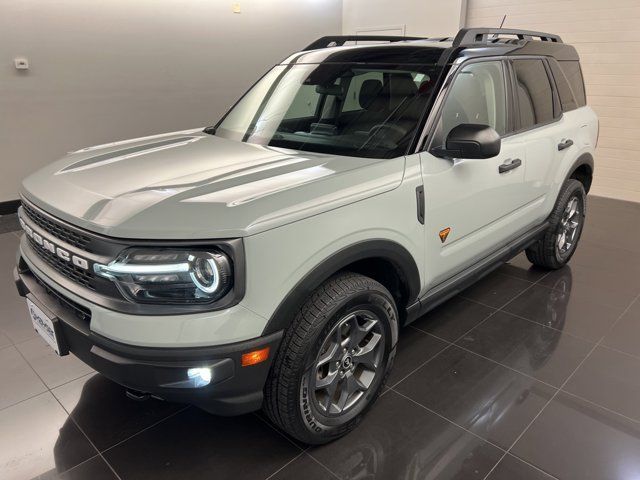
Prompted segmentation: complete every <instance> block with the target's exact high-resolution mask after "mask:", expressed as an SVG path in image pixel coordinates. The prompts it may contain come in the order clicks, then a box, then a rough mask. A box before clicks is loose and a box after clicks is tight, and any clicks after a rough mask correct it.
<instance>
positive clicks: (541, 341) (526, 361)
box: [457, 312, 593, 387]
mask: <svg viewBox="0 0 640 480" xmlns="http://www.w3.org/2000/svg"><path fill="white" fill-rule="evenodd" d="M457 344H458V345H460V346H462V347H464V348H468V349H469V350H471V351H473V352H476V353H478V354H479V355H482V356H484V357H487V358H490V359H492V360H494V361H496V362H499V363H501V364H503V365H506V366H508V367H511V368H514V369H516V370H518V371H520V372H522V373H524V374H526V375H531V376H532V377H535V378H537V379H539V380H542V381H543V382H546V383H550V384H551V385H554V386H556V387H559V386H560V385H562V383H563V382H564V381H565V380H566V379H567V378H568V377H569V375H570V374H571V373H572V372H573V371H574V370H575V368H576V367H577V366H578V365H579V364H580V362H581V361H582V360H583V359H584V358H585V357H586V356H587V354H588V353H589V351H590V350H591V349H592V348H593V344H591V343H589V342H586V341H584V340H581V339H579V338H576V337H572V336H570V335H567V334H564V333H562V332H560V331H559V330H555V329H552V328H549V327H545V326H544V325H540V324H537V323H534V322H531V321H529V320H524V319H521V318H519V317H514V316H513V315H511V314H508V313H506V312H498V313H496V314H495V315H493V316H491V317H489V319H488V320H487V321H486V322H484V323H483V324H482V325H480V326H478V327H477V328H475V329H473V330H472V331H471V332H469V333H468V334H467V335H465V337H464V338H462V339H461V340H460V341H458V342H457Z"/></svg>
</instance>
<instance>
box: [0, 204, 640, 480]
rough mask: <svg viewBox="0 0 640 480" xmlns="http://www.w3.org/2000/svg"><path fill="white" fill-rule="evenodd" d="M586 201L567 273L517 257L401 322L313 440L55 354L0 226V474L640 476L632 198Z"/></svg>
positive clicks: (637, 208)
mask: <svg viewBox="0 0 640 480" xmlns="http://www.w3.org/2000/svg"><path fill="white" fill-rule="evenodd" d="M589 208H590V210H589V212H588V221H587V226H586V228H585V231H584V235H583V239H582V243H581V246H580V248H579V249H578V252H577V253H576V255H575V256H574V258H573V260H572V261H571V264H570V267H566V268H564V269H562V270H559V271H556V272H552V273H546V272H543V271H539V270H535V269H532V268H529V265H528V264H527V262H526V259H524V257H523V256H522V255H521V256H519V257H517V258H516V259H514V260H513V261H512V262H511V263H510V264H509V265H505V266H504V267H503V268H501V269H500V270H499V271H498V272H497V273H494V274H492V275H490V276H489V277H487V278H485V279H484V280H483V281H481V282H480V283H479V284H477V285H476V286H474V287H472V288H471V289H469V290H467V291H466V292H464V293H463V294H462V295H460V296H459V297H456V298H454V299H453V300H451V301H449V302H448V303H447V304H445V305H443V306H442V307H440V308H439V309H437V310H436V311H435V312H433V313H431V314H429V315H427V316H425V317H424V318H422V319H420V320H419V321H418V322H416V323H415V324H413V325H412V326H411V327H409V328H407V329H405V330H404V332H403V333H402V335H401V338H400V344H399V354H398V358H397V361H396V366H395V369H394V371H393V373H392V375H391V378H390V380H389V383H388V385H389V387H390V389H388V390H387V391H385V393H384V395H383V396H382V397H381V398H380V400H379V401H378V403H377V404H376V406H375V407H374V408H373V409H372V411H371V412H370V413H369V415H368V416H367V418H366V419H365V420H364V422H363V423H362V424H361V425H360V426H359V428H358V429H357V430H356V431H354V432H353V433H351V434H350V435H348V436H347V437H346V438H343V439H341V440H339V441H337V442H334V443H332V444H330V445H327V446H324V447H306V446H304V445H299V444H297V443H296V442H294V441H290V440H289V439H287V438H286V437H284V436H283V435H281V434H280V433H279V432H278V431H276V430H275V429H274V428H273V427H272V426H271V425H269V424H268V423H267V422H266V421H265V420H264V418H263V417H262V416H261V415H260V414H256V415H246V416H243V417H239V418H218V417H214V416H211V415H207V414H205V413H203V412H201V411H199V410H197V409H195V408H192V407H188V406H184V405H175V404H169V403H163V402H160V401H155V400H149V401H147V402H142V403H139V402H135V401H132V400H129V399H128V398H126V397H125V395H124V393H123V390H122V388H121V387H119V386H117V385H115V384H113V383H112V382H110V381H109V380H107V379H105V378H104V377H102V376H100V375H98V374H95V373H94V372H92V371H91V370H90V369H89V368H88V367H86V366H84V365H83V364H82V363H80V362H79V361H78V360H76V359H75V358H74V357H71V356H67V357H63V358H56V357H55V355H54V354H53V353H52V351H51V350H50V349H49V347H47V346H46V345H45V343H44V341H42V340H41V339H40V338H39V337H36V335H35V333H34V331H33V330H32V328H31V326H30V322H29V320H28V318H27V313H26V307H25V305H24V301H23V300H22V299H21V298H19V297H18V296H17V294H16V293H15V290H14V288H13V285H12V278H11V269H12V268H13V263H14V261H15V255H14V252H15V250H16V248H17V245H18V233H17V232H14V233H11V232H9V233H3V234H0V247H1V248H0V272H1V275H0V299H1V301H2V313H1V317H0V384H1V385H2V387H1V389H0V477H2V478H3V479H9V478H19V479H27V478H34V477H38V478H46V479H49V478H58V477H61V478H74V479H75V478H90V479H91V480H99V479H103V478H105V479H106V478H122V479H132V478H149V479H160V478H190V479H194V478H214V479H227V478H233V479H234V480H242V479H256V480H261V479H265V478H270V479H304V480H314V479H325V478H327V479H329V478H345V479H346V478H348V479H374V478H375V479H406V480H409V479H411V480H414V479H416V480H417V479H436V478H437V479H449V478H456V479H483V478H489V479H492V480H497V479H505V480H513V479H520V480H528V479H549V478H554V477H557V478H561V479H580V480H583V479H587V478H591V479H630V478H639V477H640V299H639V295H640V204H632V203H624V202H617V201H613V200H606V199H602V198H591V199H590V203H589ZM11 225H15V218H13V217H3V218H2V219H0V231H6V230H8V229H10V228H11ZM3 229H4V230H3ZM56 472H57V473H56ZM63 472H65V473H63ZM543 472H546V473H547V474H549V475H546V474H545V473H543ZM550 475H552V476H553V477H552V476H550Z"/></svg>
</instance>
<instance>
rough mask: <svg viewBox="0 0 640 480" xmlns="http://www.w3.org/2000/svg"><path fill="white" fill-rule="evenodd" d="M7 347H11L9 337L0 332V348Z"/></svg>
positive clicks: (11, 343)
mask: <svg viewBox="0 0 640 480" xmlns="http://www.w3.org/2000/svg"><path fill="white" fill-rule="evenodd" d="M9 345H13V342H12V341H11V339H10V338H9V337H7V336H6V335H5V334H4V333H2V332H1V331H0V348H4V347H8V346H9Z"/></svg>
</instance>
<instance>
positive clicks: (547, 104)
mask: <svg viewBox="0 0 640 480" xmlns="http://www.w3.org/2000/svg"><path fill="white" fill-rule="evenodd" d="M513 68H514V71H515V74H516V92H515V93H516V95H517V99H518V106H519V107H520V128H521V129H526V128H531V127H533V126H535V125H537V124H540V123H545V122H549V121H551V120H553V90H551V83H549V76H548V75H547V70H546V68H545V67H544V63H542V60H515V61H514V62H513Z"/></svg>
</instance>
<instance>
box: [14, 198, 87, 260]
mask: <svg viewBox="0 0 640 480" xmlns="http://www.w3.org/2000/svg"><path fill="white" fill-rule="evenodd" d="M22 208H23V210H24V213H25V214H26V215H27V216H28V217H29V219H30V220H31V221H32V222H33V223H35V224H36V225H38V226H39V227H40V228H42V229H43V230H45V231H46V232H48V233H50V234H51V235H53V236H54V237H56V238H58V239H59V240H62V241H64V242H66V243H68V244H69V245H73V246H74V247H77V248H79V249H81V250H84V251H85V252H91V250H90V248H89V244H90V242H91V239H90V238H89V237H88V236H86V235H82V234H81V233H78V232H74V231H73V230H71V229H70V228H67V227H65V226H64V225H62V224H60V223H58V222H55V221H53V220H51V219H49V218H47V217H46V216H44V215H42V214H41V213H40V212H38V211H37V210H36V209H35V208H33V207H31V206H30V205H29V204H28V203H27V202H24V201H23V202H22Z"/></svg>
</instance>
